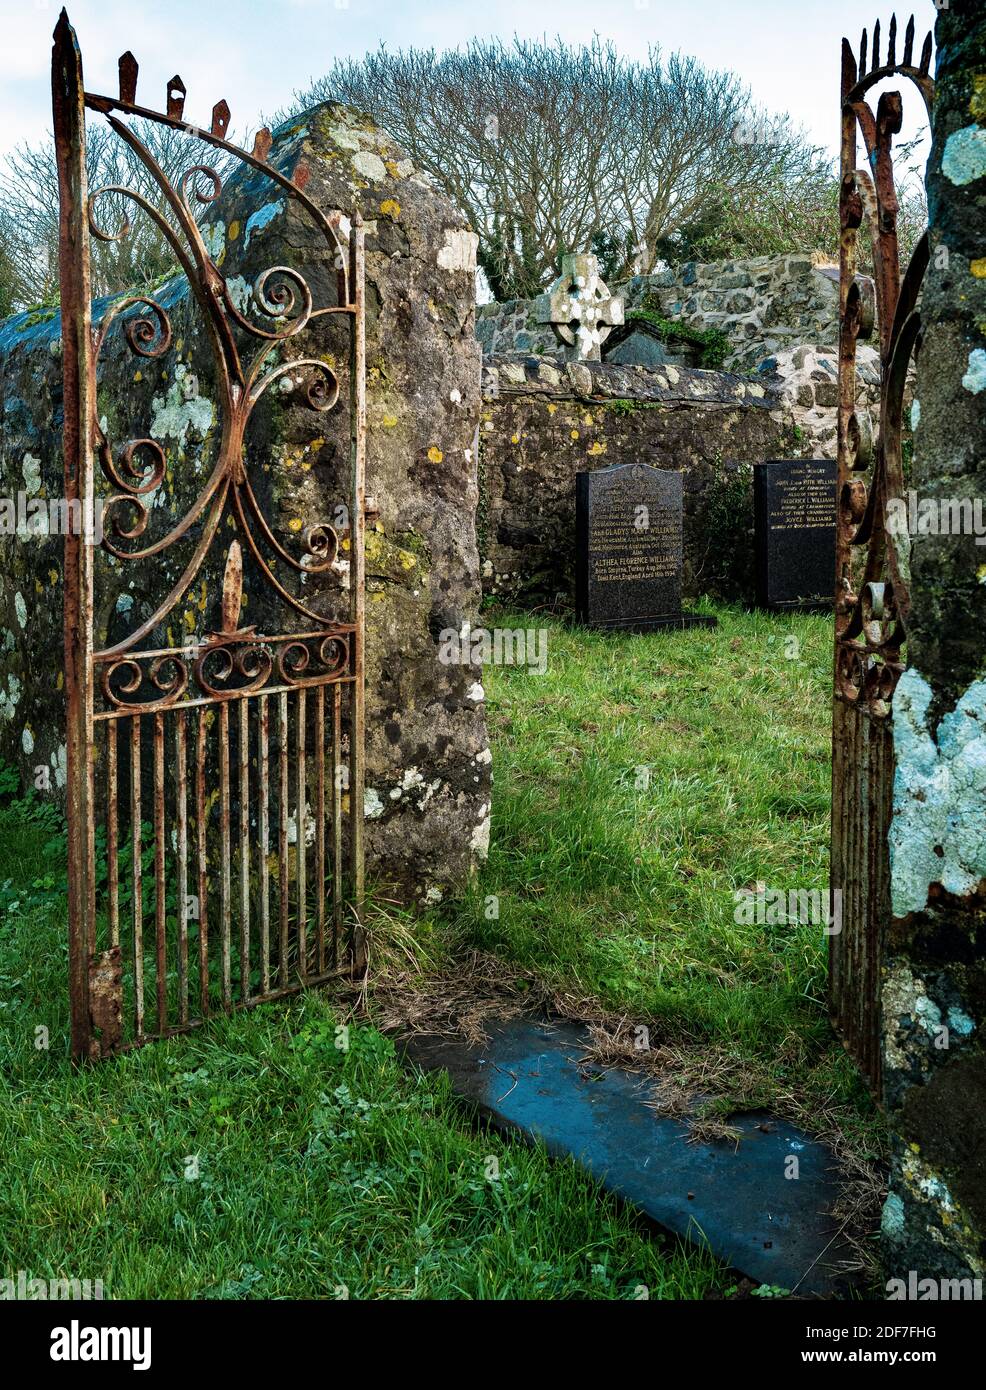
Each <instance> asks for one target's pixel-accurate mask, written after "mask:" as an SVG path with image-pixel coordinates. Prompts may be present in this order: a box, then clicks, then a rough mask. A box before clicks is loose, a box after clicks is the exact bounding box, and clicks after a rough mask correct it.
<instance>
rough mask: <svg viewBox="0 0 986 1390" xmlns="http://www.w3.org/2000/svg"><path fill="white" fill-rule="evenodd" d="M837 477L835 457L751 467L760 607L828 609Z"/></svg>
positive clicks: (772, 461) (832, 590) (831, 596)
mask: <svg viewBox="0 0 986 1390" xmlns="http://www.w3.org/2000/svg"><path fill="white" fill-rule="evenodd" d="M836 476H837V465H836V463H835V460H834V459H769V460H768V461H767V462H766V463H757V464H754V467H753V523H754V545H755V549H756V593H757V606H758V607H759V608H781V609H783V608H793V609H798V608H804V609H813V608H815V609H824V608H831V606H832V604H833V602H834V595H835V524H836V523H835V503H836Z"/></svg>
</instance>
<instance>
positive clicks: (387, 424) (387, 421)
mask: <svg viewBox="0 0 986 1390" xmlns="http://www.w3.org/2000/svg"><path fill="white" fill-rule="evenodd" d="M396 424H397V416H396V415H385V416H384V417H383V425H384V429H387V430H392V429H393V428H394V426H395V425H396Z"/></svg>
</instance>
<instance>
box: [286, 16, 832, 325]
mask: <svg viewBox="0 0 986 1390" xmlns="http://www.w3.org/2000/svg"><path fill="white" fill-rule="evenodd" d="M326 99H334V100H339V101H345V102H348V103H350V104H352V105H355V106H359V107H361V108H363V109H364V110H366V111H368V112H369V113H370V114H371V115H372V116H373V117H374V118H375V119H376V120H377V121H378V122H379V123H380V124H381V125H382V126H383V127H384V128H385V129H387V130H389V131H390V133H391V134H392V135H393V136H394V138H395V139H396V140H397V141H398V142H399V143H400V144H401V145H403V146H404V147H405V148H406V149H407V151H408V153H409V154H410V156H411V157H412V159H414V161H415V162H416V163H417V164H418V165H419V166H420V167H422V168H424V169H426V170H427V171H428V172H430V173H431V174H432V175H433V176H434V177H435V178H436V180H437V181H438V182H439V183H440V184H441V185H442V186H443V187H444V188H445V189H447V191H448V192H449V194H450V196H451V197H452V198H453V199H454V200H455V201H456V202H457V203H458V204H459V205H460V206H461V207H462V208H463V210H464V211H465V212H466V213H467V214H468V216H469V217H470V219H471V221H472V224H473V226H474V227H475V229H476V231H477V232H478V233H479V238H480V248H479V259H480V264H481V266H482V268H483V270H484V271H485V273H486V276H487V279H488V281H489V284H490V287H491V289H492V291H493V293H494V295H495V296H496V297H497V298H498V299H510V298H520V297H529V296H530V295H532V294H534V293H536V292H537V291H538V290H539V289H540V288H541V287H542V285H543V284H544V283H545V282H546V281H547V280H549V279H550V278H551V277H552V275H553V274H554V273H555V271H556V269H557V264H558V258H559V256H560V255H562V254H563V253H564V252H566V251H581V250H584V249H586V248H587V247H590V246H596V247H597V249H599V250H601V251H603V252H604V261H605V263H606V268H607V270H608V272H609V273H610V274H614V275H617V276H619V275H627V274H631V273H634V272H646V271H648V270H650V269H651V268H652V267H653V265H654V263H655V259H656V258H657V257H658V255H659V246H660V245H664V246H667V245H668V243H669V238H672V237H673V236H674V234H675V232H677V231H678V230H679V229H680V228H683V227H686V226H687V225H688V224H689V223H691V222H693V221H694V220H695V218H696V217H697V216H699V215H700V214H701V213H702V211H703V210H704V209H705V208H706V207H707V205H708V204H709V203H710V201H711V202H713V203H714V202H715V201H716V200H717V199H718V198H719V197H720V196H728V197H730V198H736V199H740V200H741V201H742V202H743V204H744V205H745V206H749V205H753V204H755V203H756V201H757V200H758V199H760V198H762V195H763V193H764V190H765V188H767V187H768V186H769V187H770V188H772V189H774V190H777V191H780V190H783V188H784V187H785V186H786V185H787V184H788V183H790V182H792V181H794V182H796V181H797V180H798V179H805V178H808V177H812V178H815V179H817V178H819V177H821V173H822V171H824V170H825V169H826V168H827V161H825V160H824V159H823V158H822V156H821V154H820V152H819V151H817V150H815V149H813V148H812V147H811V146H810V145H809V144H808V143H807V142H806V141H805V139H804V137H803V136H802V135H801V134H800V132H798V131H796V130H793V129H792V128H791V126H790V122H789V121H788V120H787V119H786V118H784V117H780V118H773V119H770V118H768V117H767V116H766V115H765V114H764V113H763V112H762V111H760V110H759V109H758V108H757V107H756V106H755V105H754V104H753V102H752V100H751V98H750V94H749V92H748V91H747V89H746V88H745V87H743V86H742V84H741V83H740V82H739V80H738V79H737V78H736V77H735V76H734V75H732V74H730V73H724V72H715V71H710V70H708V69H706V68H704V67H703V66H702V65H701V64H700V63H698V62H696V60H695V59H693V58H688V57H684V56H682V55H679V54H673V55H671V56H670V57H669V58H668V59H667V61H665V60H664V59H663V58H662V55H661V52H660V50H659V49H656V48H655V49H652V50H651V52H650V54H649V57H648V60H647V62H646V63H634V62H630V61H629V60H627V59H625V58H622V57H621V56H620V55H619V54H618V53H617V52H616V50H615V49H614V48H613V46H612V45H611V44H608V43H605V44H604V43H602V42H600V41H599V40H596V41H595V42H594V43H592V44H591V45H590V46H588V47H585V48H570V47H569V46H567V45H566V44H564V43H562V42H561V41H560V40H559V41H558V42H556V43H554V44H546V43H537V42H534V43H531V42H525V41H521V40H519V39H516V40H515V41H514V42H513V44H512V45H510V46H509V47H508V46H505V45H504V44H502V43H500V42H498V41H489V42H487V41H479V40H477V41H474V42H473V43H471V44H470V45H469V46H468V47H467V48H466V49H465V50H464V51H460V50H456V51H454V52H449V53H442V54H437V53H436V52H435V51H434V50H433V49H428V50H417V49H409V50H406V51H403V50H402V51H399V52H397V53H389V52H388V51H387V50H386V49H385V48H383V47H381V48H380V49H378V50H377V51H376V52H375V53H370V54H368V55H367V56H366V57H365V58H363V59H361V60H359V61H354V60H351V59H350V60H345V61H339V62H337V63H336V64H335V66H334V67H333V68H332V70H331V71H330V72H329V73H328V74H327V75H326V76H325V77H323V78H321V79H320V80H319V81H317V82H316V83H315V84H314V85H313V86H312V87H311V88H310V89H309V91H307V92H306V93H304V94H302V95H299V96H298V98H297V100H296V106H295V109H296V110H298V109H303V108H304V107H307V106H311V105H313V104H314V103H316V102H318V101H323V100H326ZM793 231H794V229H793V228H792V232H793ZM792 249H793V248H792Z"/></svg>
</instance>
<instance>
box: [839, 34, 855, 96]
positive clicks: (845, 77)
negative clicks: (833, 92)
mask: <svg viewBox="0 0 986 1390" xmlns="http://www.w3.org/2000/svg"><path fill="white" fill-rule="evenodd" d="M856 76H857V73H856V55H855V53H853V51H852V44H851V43H850V42H849V40H848V39H843V40H842V99H843V101H845V99H846V96H847V95H848V93H849V92H851V91H852V89H853V87H855V85H856Z"/></svg>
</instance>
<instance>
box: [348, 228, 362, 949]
mask: <svg viewBox="0 0 986 1390" xmlns="http://www.w3.org/2000/svg"><path fill="white" fill-rule="evenodd" d="M365 235H366V234H365V229H364V226H363V219H362V217H361V216H360V214H359V213H358V212H357V213H356V215H355V217H354V218H353V228H352V239H351V243H350V245H351V258H350V284H351V291H350V293H351V295H352V302H353V331H352V335H351V360H350V371H349V388H350V431H351V461H352V499H351V508H350V517H351V526H350V544H351V547H352V553H351V555H350V557H349V605H350V621H351V622H352V623H353V625H354V627H355V633H354V636H353V643H354V646H355V661H354V670H353V681H352V706H351V716H352V718H351V726H350V734H349V762H350V768H349V819H350V846H351V852H352V859H353V862H352V877H353V912H354V916H355V920H354V923H353V941H352V947H353V958H354V963H355V964H356V965H357V966H359V964H360V963H361V962H362V958H363V943H362V921H363V896H364V873H363V816H364V810H363V777H364V772H363V738H364V724H365V717H366V716H365V691H364V687H363V666H364V653H363V640H364V620H365V616H366V615H365V607H366V594H365V588H366V305H365V273H366V248H365Z"/></svg>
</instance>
